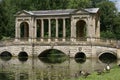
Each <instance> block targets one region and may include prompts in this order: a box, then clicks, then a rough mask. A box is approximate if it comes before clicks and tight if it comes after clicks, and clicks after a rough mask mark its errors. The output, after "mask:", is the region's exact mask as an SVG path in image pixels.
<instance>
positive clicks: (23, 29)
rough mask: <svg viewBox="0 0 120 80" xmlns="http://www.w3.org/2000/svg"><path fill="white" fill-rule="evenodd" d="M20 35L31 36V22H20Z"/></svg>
mask: <svg viewBox="0 0 120 80" xmlns="http://www.w3.org/2000/svg"><path fill="white" fill-rule="evenodd" d="M20 37H21V38H29V24H28V22H21V23H20Z"/></svg>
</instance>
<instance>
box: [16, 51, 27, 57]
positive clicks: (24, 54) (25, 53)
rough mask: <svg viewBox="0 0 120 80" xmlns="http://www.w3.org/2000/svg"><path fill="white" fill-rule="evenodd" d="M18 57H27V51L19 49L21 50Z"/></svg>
mask: <svg viewBox="0 0 120 80" xmlns="http://www.w3.org/2000/svg"><path fill="white" fill-rule="evenodd" d="M18 57H28V53H27V52H25V51H21V52H20V53H19V54H18Z"/></svg>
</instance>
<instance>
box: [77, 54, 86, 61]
mask: <svg viewBox="0 0 120 80" xmlns="http://www.w3.org/2000/svg"><path fill="white" fill-rule="evenodd" d="M75 61H76V62H77V63H84V62H85V61H86V55H85V53H83V52H78V53H77V54H76V55H75Z"/></svg>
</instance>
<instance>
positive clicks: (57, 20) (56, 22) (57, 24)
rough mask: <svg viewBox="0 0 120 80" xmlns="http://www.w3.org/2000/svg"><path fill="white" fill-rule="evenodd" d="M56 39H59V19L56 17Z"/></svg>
mask: <svg viewBox="0 0 120 80" xmlns="http://www.w3.org/2000/svg"><path fill="white" fill-rule="evenodd" d="M55 41H58V19H56V39H55Z"/></svg>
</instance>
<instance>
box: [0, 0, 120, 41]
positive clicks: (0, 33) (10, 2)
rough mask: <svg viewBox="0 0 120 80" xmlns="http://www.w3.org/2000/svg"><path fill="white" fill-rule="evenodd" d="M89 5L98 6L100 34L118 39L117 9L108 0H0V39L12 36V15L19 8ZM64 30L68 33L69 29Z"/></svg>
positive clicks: (13, 18) (78, 6) (13, 32)
mask: <svg viewBox="0 0 120 80" xmlns="http://www.w3.org/2000/svg"><path fill="white" fill-rule="evenodd" d="M89 7H99V8H100V14H101V15H100V19H101V32H102V34H101V36H102V37H104V38H115V39H120V13H119V12H118V11H117V9H116V7H115V4H114V3H113V2H111V1H109V0H2V1H0V39H2V38H3V37H14V35H15V30H14V29H15V17H14V15H15V13H17V12H18V11H20V10H49V9H67V8H76V9H79V8H89ZM66 32H67V34H69V33H70V30H68V31H66ZM109 32H110V34H109ZM46 34H47V33H46Z"/></svg>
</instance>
